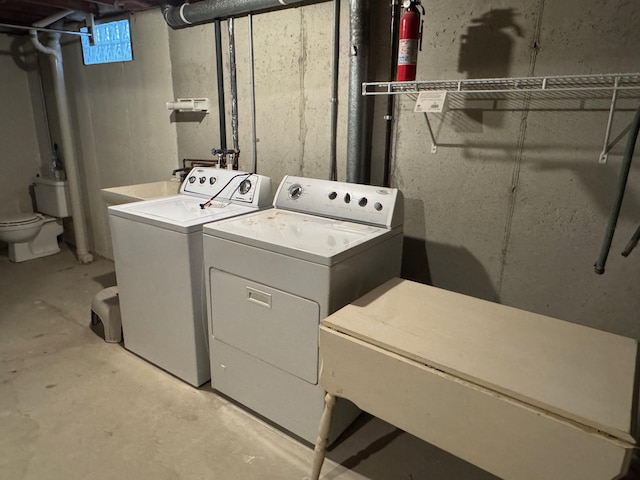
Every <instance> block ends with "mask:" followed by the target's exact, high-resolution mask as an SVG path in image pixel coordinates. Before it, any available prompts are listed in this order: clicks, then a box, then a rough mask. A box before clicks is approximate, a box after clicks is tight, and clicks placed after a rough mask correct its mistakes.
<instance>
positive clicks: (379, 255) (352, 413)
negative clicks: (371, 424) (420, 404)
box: [203, 176, 403, 443]
mask: <svg viewBox="0 0 640 480" xmlns="http://www.w3.org/2000/svg"><path fill="white" fill-rule="evenodd" d="M402 222H403V198H402V195H401V193H400V192H399V191H398V190H397V189H393V188H381V187H375V186H367V185H356V184H349V183H339V182H332V181H326V180H318V179H310V178H302V177H294V176H287V177H285V178H284V179H283V181H282V183H281V184H280V187H279V189H278V191H277V193H276V196H275V199H274V207H273V208H271V209H267V210H262V211H260V212H255V213H252V214H249V215H244V216H242V217H238V218H233V219H228V220H222V221H219V222H215V223H211V224H207V225H205V226H204V228H203V242H204V259H205V270H206V275H205V279H206V290H207V309H208V312H209V328H210V332H211V335H212V336H211V337H210V342H211V350H210V358H211V372H212V383H211V385H212V387H213V388H214V389H215V390H217V391H219V392H221V393H223V394H224V395H226V396H228V397H230V398H232V399H234V400H235V401H237V402H239V403H240V404H242V405H244V406H246V407H248V408H249V409H250V410H252V411H254V412H256V413H258V414H259V415H260V416H262V417H265V418H267V419H269V420H270V421H272V422H273V423H275V424H277V425H279V426H280V427H282V428H284V429H285V430H288V431H289V432H291V433H293V434H294V435H295V436H297V437H300V438H302V439H303V440H306V441H307V442H310V443H313V442H315V440H316V435H317V428H318V424H319V421H320V416H321V414H322V410H323V406H324V401H323V400H324V392H323V391H322V389H321V387H319V386H318V371H319V368H321V366H320V365H319V359H318V328H319V327H318V326H319V322H320V320H321V319H323V318H325V317H326V316H328V315H329V314H331V313H333V312H334V311H336V310H338V309H339V308H341V307H343V306H344V305H346V304H348V303H350V302H351V301H353V300H355V299H357V298H359V297H360V296H362V295H363V294H365V293H367V292H368V291H369V290H371V289H373V288H375V287H377V286H378V285H380V284H382V283H384V282H385V281H387V280H389V279H390V278H392V277H396V276H399V275H400V262H401V255H402ZM363 368H370V367H369V366H366V365H363ZM358 413H359V410H358V409H357V408H356V407H355V406H354V405H353V404H351V403H348V402H346V401H342V402H341V403H340V404H337V405H336V407H335V409H334V420H333V422H332V432H331V435H330V440H331V441H332V440H333V439H335V438H336V437H337V436H338V435H339V434H340V433H341V432H342V431H343V430H344V429H345V428H346V427H347V426H348V425H349V424H350V423H351V421H352V420H353V419H354V418H355V417H356V416H357V414H358Z"/></svg>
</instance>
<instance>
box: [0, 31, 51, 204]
mask: <svg viewBox="0 0 640 480" xmlns="http://www.w3.org/2000/svg"><path fill="white" fill-rule="evenodd" d="M0 72H1V73H0V86H1V87H2V88H0V105H2V113H1V114H0V215H11V214H16V213H24V212H31V211H33V209H32V205H31V198H30V197H29V184H30V183H31V182H32V181H33V176H34V175H35V174H36V173H37V172H38V168H39V166H40V164H41V158H40V145H39V144H38V137H37V135H36V130H37V128H38V126H40V128H43V127H44V125H43V124H42V122H40V123H39V124H38V123H37V121H38V120H39V119H38V117H37V114H38V112H41V111H42V106H41V101H40V98H41V97H40V96H39V93H38V92H39V91H40V87H39V81H38V75H37V73H38V70H37V60H36V56H35V54H34V53H33V50H32V49H31V48H30V46H29V43H28V42H25V39H24V37H12V36H8V35H0ZM32 91H34V92H36V93H38V96H36V97H35V98H34V97H33V96H32ZM45 128H46V127H45Z"/></svg>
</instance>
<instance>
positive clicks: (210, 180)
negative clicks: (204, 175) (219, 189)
mask: <svg viewBox="0 0 640 480" xmlns="http://www.w3.org/2000/svg"><path fill="white" fill-rule="evenodd" d="M216 181H217V179H216V177H210V178H209V185H213V184H214V183H216Z"/></svg>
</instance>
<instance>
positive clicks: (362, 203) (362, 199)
mask: <svg viewBox="0 0 640 480" xmlns="http://www.w3.org/2000/svg"><path fill="white" fill-rule="evenodd" d="M358 205H360V206H361V207H365V206H366V205H367V197H362V198H361V199H360V201H359V202H358Z"/></svg>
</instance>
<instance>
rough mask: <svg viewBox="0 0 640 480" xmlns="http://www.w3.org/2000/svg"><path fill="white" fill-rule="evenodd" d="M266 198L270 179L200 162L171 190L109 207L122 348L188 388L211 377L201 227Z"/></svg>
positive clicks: (265, 202)
mask: <svg viewBox="0 0 640 480" xmlns="http://www.w3.org/2000/svg"><path fill="white" fill-rule="evenodd" d="M271 201H272V193H271V180H270V179H269V178H268V177H264V176H262V175H256V174H251V173H247V172H239V171H233V170H222V169H218V168H214V167H199V168H194V169H192V170H191V172H190V173H189V175H188V176H187V177H186V179H185V181H184V182H183V183H182V185H181V187H180V191H179V193H178V194H177V195H173V196H170V197H163V198H158V199H153V200H146V201H141V202H135V203H128V204H124V205H116V206H111V207H109V209H108V212H109V223H110V227H111V236H112V239H113V253H114V261H115V269H116V277H117V282H118V292H119V299H120V312H121V316H122V331H123V336H124V346H125V348H126V349H128V350H130V351H132V352H133V353H135V354H137V355H138V356H140V357H142V358H144V359H145V360H148V361H149V362H151V363H153V364H155V365H157V366H158V367H160V368H162V369H164V370H166V371H167V372H169V373H171V374H173V375H175V376H176V377H178V378H180V379H182V380H184V381H185V382H187V383H189V384H191V385H193V386H196V387H197V386H200V385H202V384H203V383H205V382H207V381H208V380H209V379H210V378H211V376H210V372H209V353H208V343H207V342H208V333H207V317H206V312H205V305H204V302H205V294H204V277H203V275H204V270H203V256H202V225H203V224H205V223H210V222H216V221H219V220H221V219H224V218H229V217H235V216H238V215H244V214H247V213H250V212H255V211H256V210H258V209H260V208H262V207H268V206H270V205H271Z"/></svg>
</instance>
